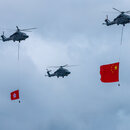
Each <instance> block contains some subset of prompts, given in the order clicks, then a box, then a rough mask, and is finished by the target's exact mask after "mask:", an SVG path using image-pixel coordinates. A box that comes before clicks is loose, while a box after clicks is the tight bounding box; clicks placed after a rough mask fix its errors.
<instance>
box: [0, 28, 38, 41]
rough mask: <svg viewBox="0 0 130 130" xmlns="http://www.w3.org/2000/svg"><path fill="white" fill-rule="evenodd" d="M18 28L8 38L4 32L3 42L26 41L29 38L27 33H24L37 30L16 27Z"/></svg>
mask: <svg viewBox="0 0 130 130" xmlns="http://www.w3.org/2000/svg"><path fill="white" fill-rule="evenodd" d="M16 28H17V30H16V32H15V33H13V34H12V35H10V36H9V37H8V38H6V37H5V35H4V32H3V34H2V35H1V38H2V39H1V40H2V41H3V42H6V41H10V40H13V41H14V42H15V41H18V42H21V41H22V40H25V39H27V38H28V37H29V36H28V35H27V34H26V33H24V31H28V32H29V30H32V29H36V28H28V29H19V27H18V26H16Z"/></svg>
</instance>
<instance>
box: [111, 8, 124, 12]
mask: <svg viewBox="0 0 130 130" xmlns="http://www.w3.org/2000/svg"><path fill="white" fill-rule="evenodd" d="M113 9H114V10H116V11H118V12H120V13H122V12H121V11H120V10H118V9H116V8H113Z"/></svg>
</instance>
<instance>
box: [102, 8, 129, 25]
mask: <svg viewBox="0 0 130 130" xmlns="http://www.w3.org/2000/svg"><path fill="white" fill-rule="evenodd" d="M113 9H114V10H116V11H118V12H120V15H118V16H117V17H116V18H115V19H114V20H113V21H110V20H109V19H108V15H107V16H106V19H105V23H103V24H105V25H107V26H110V25H113V24H117V25H119V24H121V25H123V26H125V24H127V23H130V15H127V14H129V13H130V11H126V12H124V11H120V10H118V9H116V8H113Z"/></svg>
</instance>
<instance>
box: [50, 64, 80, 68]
mask: <svg viewBox="0 0 130 130" xmlns="http://www.w3.org/2000/svg"><path fill="white" fill-rule="evenodd" d="M75 66H78V65H68V64H66V65H62V66H49V67H48V68H60V67H75Z"/></svg>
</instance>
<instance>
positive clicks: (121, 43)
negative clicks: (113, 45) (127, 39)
mask: <svg viewBox="0 0 130 130" xmlns="http://www.w3.org/2000/svg"><path fill="white" fill-rule="evenodd" d="M123 32H124V26H122V30H121V42H120V44H121V45H122V42H123Z"/></svg>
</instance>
